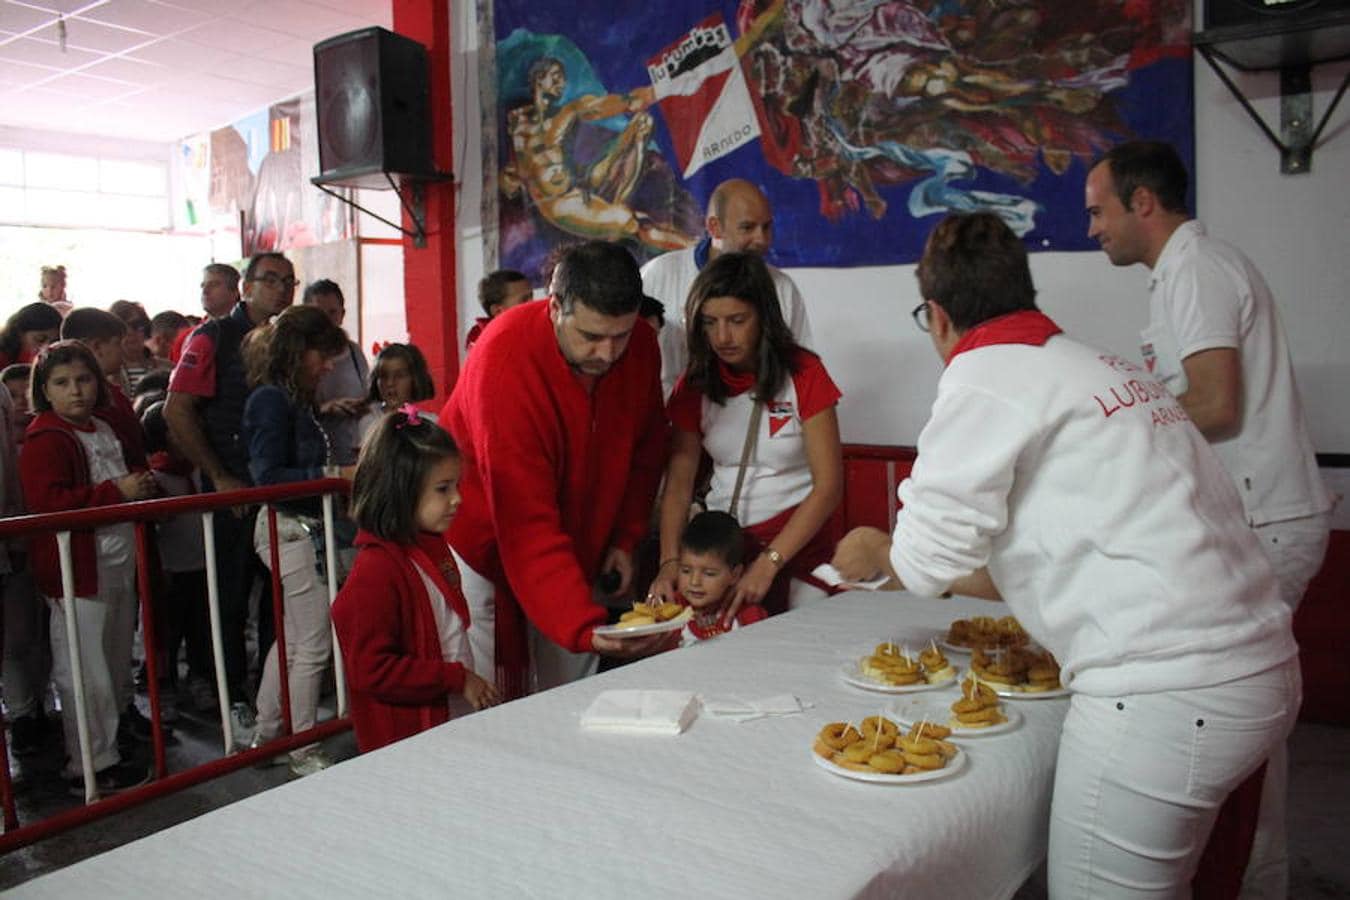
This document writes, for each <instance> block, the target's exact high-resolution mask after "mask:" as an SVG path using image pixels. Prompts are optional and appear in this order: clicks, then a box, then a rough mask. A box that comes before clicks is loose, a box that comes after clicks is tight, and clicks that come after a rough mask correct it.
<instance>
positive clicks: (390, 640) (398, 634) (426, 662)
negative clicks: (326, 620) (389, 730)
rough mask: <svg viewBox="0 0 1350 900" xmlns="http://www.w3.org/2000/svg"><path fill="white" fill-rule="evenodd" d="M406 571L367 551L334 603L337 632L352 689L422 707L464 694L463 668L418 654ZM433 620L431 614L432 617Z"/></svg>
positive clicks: (376, 552) (371, 549)
mask: <svg viewBox="0 0 1350 900" xmlns="http://www.w3.org/2000/svg"><path fill="white" fill-rule="evenodd" d="M405 581H406V573H403V572H400V571H399V563H398V562H397V561H396V560H394V559H392V558H390V556H389V554H388V553H387V552H385V551H383V550H381V549H379V548H378V547H365V548H363V549H362V550H361V552H360V553H358V554H357V556H356V562H355V563H354V564H353V565H352V570H351V573H350V574H349V575H348V576H347V580H346V582H345V583H344V584H343V585H342V590H340V591H338V595H337V597H336V598H335V599H334V601H333V627H334V628H335V629H336V630H337V636H338V644H339V646H340V647H341V648H342V661H343V663H344V665H345V666H346V671H347V683H348V684H349V685H351V688H352V690H354V691H361V692H362V693H365V694H368V695H369V696H370V697H372V698H373V699H375V700H378V701H379V702H381V703H389V704H395V705H397V704H403V705H408V706H412V705H421V704H425V703H433V702H435V701H437V700H440V699H442V698H444V697H447V696H448V695H450V694H458V693H461V692H463V690H464V675H465V669H464V666H463V664H461V663H457V662H454V663H452V662H445V661H444V660H442V659H427V658H425V657H420V656H416V655H414V648H413V647H411V646H409V644H410V641H411V638H412V635H413V633H414V623H413V622H411V621H407V619H408V615H409V609H408V607H409V606H410V605H411V603H412V602H421V598H409V597H407V596H406V591H407V586H406V583H405ZM429 617H430V616H429V615H428V618H429Z"/></svg>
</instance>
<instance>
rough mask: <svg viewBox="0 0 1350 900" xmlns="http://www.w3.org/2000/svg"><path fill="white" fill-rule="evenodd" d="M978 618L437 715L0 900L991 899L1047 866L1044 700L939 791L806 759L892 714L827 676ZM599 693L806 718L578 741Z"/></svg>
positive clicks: (706, 650) (961, 601) (692, 664)
mask: <svg viewBox="0 0 1350 900" xmlns="http://www.w3.org/2000/svg"><path fill="white" fill-rule="evenodd" d="M981 614H985V615H991V614H992V615H1002V614H1004V607H1003V606H1002V605H1001V604H991V603H988V602H986V601H982V600H974V599H970V598H962V597H957V598H951V599H947V600H925V599H921V598H917V597H914V596H912V595H909V594H905V593H864V592H855V593H849V594H843V595H840V596H838V597H835V598H832V599H830V600H828V601H823V602H821V603H819V604H817V605H815V606H813V607H810V608H807V609H801V610H797V611H795V612H793V613H789V614H787V615H784V616H779V617H777V618H774V619H771V620H769V621H767V622H763V623H761V624H758V625H755V626H754V627H751V628H747V629H744V630H740V631H736V632H733V633H731V634H728V635H725V636H723V637H721V638H718V639H717V640H714V641H709V642H707V643H705V644H701V645H699V646H696V647H691V648H688V649H684V650H678V651H673V652H670V653H666V654H663V655H661V656H659V657H656V658H653V659H649V660H645V661H642V662H640V663H636V664H633V665H629V666H625V667H622V668H620V669H616V670H614V671H611V672H608V673H605V674H602V675H599V676H597V677H594V678H590V679H587V680H585V681H582V682H578V683H575V684H571V685H567V686H565V687H562V688H558V689H555V690H552V691H549V692H547V693H544V694H538V695H535V696H533V697H529V698H526V699H524V700H520V701H517V702H514V703H510V704H507V705H504V706H500V707H497V708H494V709H491V710H486V711H484V712H482V713H478V714H475V715H471V716H467V717H465V718H462V719H458V720H456V721H453V722H450V723H449V724H447V725H444V726H441V727H439V728H436V729H433V730H432V731H429V732H426V733H424V734H421V735H418V736H417V737H414V738H411V739H409V740H406V741H403V742H401V743H399V744H396V745H393V746H391V747H388V748H385V749H384V750H381V751H379V752H376V753H371V754H368V755H365V756H361V757H358V758H356V759H353V760H350V761H348V762H344V763H342V764H340V765H338V766H335V767H333V768H332V769H329V770H327V771H325V772H322V773H320V774H318V775H314V776H311V777H309V778H305V779H302V780H299V781H295V782H291V783H289V784H287V785H284V786H282V787H279V788H276V789H273V790H271V791H268V792H266V793H263V794H259V795H256V796H253V797H250V798H248V799H246V800H242V801H240V802H238V803H235V804H233V805H231V806H228V807H224V808H222V809H219V810H216V811H214V812H211V813H208V814H206V815H203V816H201V817H199V818H197V819H194V820H192V821H189V822H185V823H183V824H180V825H177V826H175V827H173V828H170V829H167V830H165V831H162V832H160V833H158V834H155V835H152V836H150V837H147V838H144V839H142V840H139V841H136V842H134V843H131V844H128V845H126V846H124V847H120V848H118V849H116V850H113V851H110V852H108V853H105V854H102V855H101V856H97V857H94V858H91V859H89V860H86V861H84V862H82V863H79V864H76V865H73V866H70V867H68V868H66V869H62V870H60V871H58V872H55V873H53V874H51V875H48V876H45V877H43V878H40V879H37V880H35V881H32V882H29V883H27V884H25V885H22V886H20V887H19V888H17V889H16V890H15V892H14V896H16V897H61V898H67V897H81V896H90V897H92V896H98V897H100V898H112V897H127V898H137V900H140V898H144V897H147V896H149V897H160V896H175V897H193V896H202V897H207V896H219V895H221V892H222V891H228V892H229V894H230V896H232V897H264V896H268V897H270V896H286V897H288V898H304V897H314V898H325V900H328V898H334V897H361V898H370V897H386V896H396V895H398V896H410V897H431V896H465V897H469V896H472V897H560V896H561V897H572V896H577V897H588V898H596V897H643V898H661V897H670V898H685V897H690V896H698V897H705V898H717V897H724V898H735V900H744V898H754V897H765V898H774V900H782V898H784V897H813V898H846V897H847V898H851V897H942V898H947V900H957V898H965V897H969V898H980V900H985V898H991V897H1007V896H1010V895H1011V894H1012V893H1013V892H1015V891H1016V890H1017V888H1018V886H1019V885H1020V884H1021V883H1022V882H1023V881H1024V880H1025V879H1026V878H1027V876H1028V875H1029V874H1030V873H1031V872H1032V871H1033V870H1034V869H1035V868H1036V866H1037V865H1038V863H1039V862H1040V860H1041V859H1042V858H1043V857H1044V854H1045V846H1046V831H1047V823H1048V816H1049V798H1050V792H1051V785H1052V781H1053V773H1054V763H1055V754H1056V748H1057V745H1058V741H1059V732H1060V726H1061V723H1062V720H1063V717H1064V713H1065V711H1066V709H1067V701H1066V700H1038V701H1027V702H1018V703H1017V704H1016V707H1017V709H1018V710H1019V711H1020V712H1021V713H1022V714H1023V717H1024V719H1023V722H1022V724H1021V725H1020V726H1019V727H1018V728H1016V729H1015V730H1012V731H1010V732H1007V733H1005V734H1001V735H990V736H984V737H979V738H973V739H968V740H966V741H964V742H962V746H963V748H964V749H965V751H966V754H967V756H968V760H967V765H966V766H965V767H964V768H963V769H962V770H961V771H960V772H959V773H958V774H956V775H954V776H953V777H951V778H948V779H945V780H940V781H933V782H928V783H924V784H906V785H873V784H864V783H859V782H856V781H850V780H845V779H842V778H839V777H837V776H834V775H832V774H830V773H828V772H825V771H823V770H822V769H820V768H819V767H817V766H816V765H815V764H814V762H813V760H812V758H811V745H812V742H813V739H814V736H815V734H816V732H817V731H818V730H819V729H820V728H821V726H822V725H824V724H825V723H827V722H830V721H839V720H846V719H847V720H852V721H855V722H856V721H858V720H859V719H860V718H862V717H863V716H867V715H872V714H874V713H876V712H878V710H879V709H881V708H882V707H883V706H886V705H889V704H890V703H891V702H892V701H893V700H894V699H895V698H892V697H890V696H887V695H882V694H878V693H874V692H868V691H864V690H861V689H859V688H856V687H852V686H850V685H848V684H846V683H845V682H844V680H843V679H842V678H841V674H840V668H841V664H842V663H843V662H844V661H845V660H846V659H848V658H850V657H856V656H859V655H862V654H864V653H866V652H869V651H870V650H871V648H872V647H873V646H874V645H876V644H877V643H878V642H880V641H884V640H887V639H896V640H904V641H907V642H909V643H910V645H911V646H914V647H918V646H919V645H920V644H926V643H927V641H928V638H929V637H930V636H933V635H937V634H939V633H940V632H941V630H943V629H945V627H946V625H947V624H948V623H949V622H950V621H951V620H952V619H954V618H962V617H969V616H971V615H981ZM951 658H952V661H953V663H955V664H957V665H960V664H961V662H962V661H963V659H964V658H963V657H960V656H956V655H952V657H951ZM615 688H638V689H680V690H688V691H694V692H698V693H700V694H703V695H706V696H709V697H727V696H739V697H746V698H757V697H764V696H769V695H773V694H779V693H784V692H787V693H792V694H796V695H797V696H798V697H799V698H801V699H802V700H803V701H804V702H807V703H813V704H814V707H813V708H811V709H809V710H808V711H806V712H805V713H803V714H801V715H797V716H788V717H782V718H766V719H759V720H755V721H749V722H744V723H736V722H732V721H727V720H722V719H717V718H714V717H712V716H708V715H704V716H700V717H699V718H698V719H697V720H696V721H695V722H694V724H693V725H692V726H691V727H690V728H689V730H688V731H686V732H685V733H684V734H682V735H680V736H678V737H668V736H647V735H631V734H617V733H606V732H595V731H583V730H582V729H581V728H580V727H579V725H578V722H579V719H580V716H581V713H582V712H583V711H584V710H585V709H586V708H587V706H589V705H590V703H591V701H592V700H593V699H594V698H595V697H596V695H598V694H599V693H600V692H601V691H604V690H607V689H615ZM955 695H956V690H955V688H952V687H948V688H944V689H942V690H940V691H935V692H932V693H931V696H933V697H934V698H941V699H946V700H947V701H950V700H951V699H952V698H953V697H954V696H955ZM910 696H913V695H910ZM906 699H907V698H906Z"/></svg>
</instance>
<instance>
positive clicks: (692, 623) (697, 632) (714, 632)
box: [675, 594, 731, 641]
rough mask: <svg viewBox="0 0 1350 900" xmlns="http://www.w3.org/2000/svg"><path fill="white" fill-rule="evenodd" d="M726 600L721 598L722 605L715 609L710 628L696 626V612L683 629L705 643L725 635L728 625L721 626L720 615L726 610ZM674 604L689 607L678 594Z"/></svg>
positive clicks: (687, 602) (729, 627) (686, 601)
mask: <svg viewBox="0 0 1350 900" xmlns="http://www.w3.org/2000/svg"><path fill="white" fill-rule="evenodd" d="M726 600H727V598H725V597H723V598H722V603H721V605H720V606H719V607H718V608H717V618H715V619H713V624H712V625H711V626H710V627H708V628H704V627H703V626H702V625H700V624H698V617H699V613H698V612H697V611H695V612H694V616H693V618H691V619H690V620H689V621H688V622H686V623H685V625H684V627H685V628H688V629H689V633H690V634H692V635H693V636H694V637H696V638H698V639H699V640H700V641H706V640H707V639H708V638H714V637H717V636H718V635H719V634H726V633H727V632H728V631H730V630H731V626H730V625H723V624H722V614H723V612H724V611H725V610H726V606H727V603H726ZM675 602H676V603H682V604H684V605H685V606H689V601H688V600H686V599H684V597H683V596H681V595H678V594H677V595H676V597H675ZM691 608H692V607H691Z"/></svg>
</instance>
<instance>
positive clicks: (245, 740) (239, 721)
mask: <svg viewBox="0 0 1350 900" xmlns="http://www.w3.org/2000/svg"><path fill="white" fill-rule="evenodd" d="M257 726H258V721H257V719H256V718H255V717H254V715H253V709H252V708H251V707H250V706H249V705H248V704H247V703H243V702H239V703H231V704H230V733H231V736H232V737H233V738H234V746H235V747H240V748H242V747H248V746H251V745H252V744H253V736H254V734H255V733H256V730H257Z"/></svg>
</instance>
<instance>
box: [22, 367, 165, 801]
mask: <svg viewBox="0 0 1350 900" xmlns="http://www.w3.org/2000/svg"><path fill="white" fill-rule="evenodd" d="M32 388H33V392H32V398H31V403H32V408H33V410H34V411H35V412H36V413H37V415H36V417H35V418H34V419H33V422H32V424H31V425H29V426H28V437H27V440H26V441H25V442H24V448H23V452H22V454H21V455H20V456H19V474H20V479H21V481H22V485H23V492H24V499H25V501H26V502H27V505H28V510H29V511H30V512H35V513H38V512H55V511H57V510H67V509H86V508H88V507H92V506H104V505H107V504H112V503H121V502H124V501H128V500H141V499H144V498H147V497H150V496H152V495H153V494H154V492H155V480H154V478H153V476H151V475H150V473H149V472H146V471H133V469H134V468H135V467H134V466H133V465H131V463H130V461H129V459H128V457H127V454H126V451H125V448H124V447H123V446H122V444H121V442H120V441H119V440H118V439H117V435H116V434H115V433H114V432H113V429H112V427H111V426H110V425H109V424H108V422H106V421H105V420H104V419H103V418H102V417H101V415H102V414H101V411H102V410H105V409H106V408H107V407H108V401H107V381H106V380H105V378H104V377H103V374H102V372H101V367H100V366H99V363H98V360H96V359H95V358H94V355H93V353H91V352H90V351H89V348H87V347H85V346H84V345H83V344H82V343H80V342H78V341H60V342H58V343H55V344H52V345H50V346H48V347H47V348H46V349H45V350H44V351H43V353H42V354H41V355H40V356H39V357H38V359H37V362H36V363H35V364H34V366H33V378H32ZM29 555H30V561H31V566H32V569H33V576H34V578H35V579H36V581H37V585H38V590H39V591H40V592H41V593H42V594H43V595H44V596H45V597H47V598H48V604H49V606H50V607H51V612H52V619H51V635H52V657H53V659H52V663H53V665H52V677H53V680H54V681H55V682H56V687H57V691H58V693H59V694H60V696H61V708H62V709H63V710H65V711H66V712H65V715H63V716H62V728H63V730H64V732H65V740H66V748H67V752H68V753H69V760H68V761H67V763H66V768H65V775H66V777H67V778H68V779H69V780H70V788H71V791H72V793H74V794H75V795H76V796H83V795H84V788H83V782H82V773H81V769H80V753H79V746H80V744H79V732H78V730H77V722H76V715H75V682H74V676H73V674H72V671H71V664H70V638H69V635H67V633H66V617H65V615H64V613H63V611H62V608H61V603H62V599H61V598H62V597H63V596H64V590H63V589H62V585H61V567H60V563H59V561H58V556H57V547H56V535H55V534H51V533H48V534H43V535H39V536H38V537H35V538H33V539H32V540H31V541H30V543H29ZM71 557H72V562H73V564H74V576H75V578H74V581H75V585H74V587H75V590H74V593H75V598H74V601H75V612H76V617H77V622H78V627H79V643H80V658H81V665H82V669H83V672H84V686H85V701H86V710H87V713H88V720H89V739H90V744H91V748H92V753H93V764H94V769H95V772H96V776H95V778H96V786H97V790H98V792H99V793H111V792H115V791H120V790H124V789H126V788H129V787H134V786H135V785H138V784H142V783H144V782H145V780H146V779H147V778H148V776H149V773H148V772H147V770H146V769H145V767H144V766H138V765H136V764H134V763H130V762H123V761H122V756H121V754H120V753H119V751H118V745H117V729H118V721H119V714H120V713H121V711H122V709H123V708H124V705H125V703H126V702H127V701H128V700H129V699H130V698H131V643H132V633H133V631H134V628H135V617H136V549H135V540H134V533H133V530H132V526H131V524H130V523H122V524H120V525H109V526H105V527H103V528H99V529H97V530H96V531H89V530H78V531H74V532H72V534H71Z"/></svg>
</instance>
